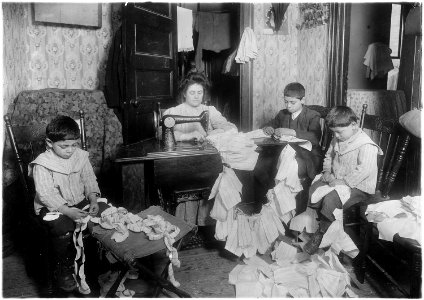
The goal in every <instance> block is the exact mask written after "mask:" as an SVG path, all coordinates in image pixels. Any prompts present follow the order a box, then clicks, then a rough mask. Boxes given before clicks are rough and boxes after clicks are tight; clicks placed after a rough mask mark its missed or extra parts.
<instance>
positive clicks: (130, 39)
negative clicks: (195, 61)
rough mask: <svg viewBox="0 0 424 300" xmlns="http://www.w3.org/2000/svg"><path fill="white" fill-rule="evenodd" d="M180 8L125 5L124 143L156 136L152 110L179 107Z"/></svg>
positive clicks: (159, 4) (168, 5)
mask: <svg viewBox="0 0 424 300" xmlns="http://www.w3.org/2000/svg"><path fill="white" fill-rule="evenodd" d="M176 12H177V7H176V4H171V3H136V4H128V5H126V6H124V15H125V18H124V22H123V26H124V48H125V49H124V52H125V66H126V81H125V82H126V86H125V91H126V95H125V101H124V104H123V106H124V107H123V110H124V143H125V144H128V143H134V142H137V141H140V140H142V139H146V138H150V137H154V136H155V127H154V123H153V110H154V109H155V108H156V107H157V102H160V103H161V107H162V108H167V107H171V106H174V105H176V102H175V100H174V96H175V91H176V87H177V77H176V76H177V72H176V70H177V20H176V18H177V13H176Z"/></svg>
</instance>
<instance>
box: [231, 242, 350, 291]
mask: <svg viewBox="0 0 424 300" xmlns="http://www.w3.org/2000/svg"><path fill="white" fill-rule="evenodd" d="M271 256H272V260H273V261H274V262H273V263H272V264H269V263H267V262H266V261H265V260H263V259H261V258H260V257H258V256H253V257H251V258H245V259H244V260H243V261H244V263H245V265H237V266H236V267H235V268H234V269H233V270H232V271H231V272H230V275H229V282H230V284H233V285H235V288H236V297H237V298H242V297H249V298H270V297H272V298H276V297H282V298H283V297H284V298H286V297H294V298H309V297H311V298H315V297H333V298H334V297H338V298H339V297H343V296H344V297H357V296H356V294H355V293H354V292H353V291H352V289H351V286H350V280H349V273H348V272H347V271H346V269H345V268H344V267H343V265H342V264H341V263H340V261H339V260H338V258H337V256H336V254H335V253H334V252H333V251H332V250H331V249H330V250H328V251H326V252H324V251H323V250H319V251H318V252H317V253H316V254H314V255H311V256H310V255H309V254H307V253H304V252H300V253H297V249H296V248H295V247H292V246H291V245H288V244H286V243H285V242H284V241H281V242H280V243H275V247H274V251H273V252H272V253H271Z"/></svg>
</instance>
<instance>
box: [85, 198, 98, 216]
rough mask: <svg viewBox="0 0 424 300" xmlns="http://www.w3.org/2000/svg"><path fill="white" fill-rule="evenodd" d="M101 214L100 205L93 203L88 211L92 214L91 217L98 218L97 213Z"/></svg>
mask: <svg viewBox="0 0 424 300" xmlns="http://www.w3.org/2000/svg"><path fill="white" fill-rule="evenodd" d="M98 212H99V204H98V203H97V201H96V202H91V203H90V209H89V210H88V213H89V214H90V216H93V217H94V216H96V215H97V213H98Z"/></svg>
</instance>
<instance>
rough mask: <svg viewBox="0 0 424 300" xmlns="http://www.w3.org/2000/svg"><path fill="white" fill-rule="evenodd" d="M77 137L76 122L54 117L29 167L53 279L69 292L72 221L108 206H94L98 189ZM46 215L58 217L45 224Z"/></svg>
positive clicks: (72, 287)
mask: <svg viewBox="0 0 424 300" xmlns="http://www.w3.org/2000/svg"><path fill="white" fill-rule="evenodd" d="M79 138H80V130H79V127H78V124H77V123H76V122H75V120H73V119H72V118H70V117H67V116H61V115H59V116H57V117H56V118H54V119H53V120H52V121H51V122H50V123H49V124H48V125H47V128H46V151H45V152H43V153H41V154H40V155H39V156H38V157H37V158H36V159H35V160H34V161H32V162H31V163H30V165H29V175H30V176H32V177H33V178H34V183H35V190H36V196H35V199H34V209H35V213H36V214H37V215H38V216H39V218H41V220H42V222H43V224H45V225H46V227H47V228H48V230H49V238H51V244H52V245H53V252H54V259H55V272H54V273H55V279H56V280H57V284H58V286H59V287H60V288H61V289H63V290H65V291H68V292H69V291H72V290H74V289H75V288H76V287H77V285H76V282H75V279H74V277H73V268H74V259H75V254H76V253H75V248H74V244H73V240H72V236H73V231H74V230H75V221H77V220H79V219H82V218H85V217H86V216H88V215H91V216H96V215H97V214H98V213H100V212H101V211H103V210H104V209H105V208H106V207H107V205H106V204H105V203H97V198H99V196H100V190H99V186H98V184H97V179H96V176H95V174H94V171H93V168H92V166H91V164H90V161H89V160H88V152H87V151H84V150H81V149H80V148H78V142H79ZM99 205H100V207H99ZM85 206H89V208H88V210H83V209H82V208H84V207H85ZM48 212H59V213H60V215H59V217H58V218H57V219H54V220H50V221H47V220H44V219H43V218H44V217H45V216H46V214H47V213H48Z"/></svg>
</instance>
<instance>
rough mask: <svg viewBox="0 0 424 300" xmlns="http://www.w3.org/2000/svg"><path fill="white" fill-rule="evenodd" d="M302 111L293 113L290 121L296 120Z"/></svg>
mask: <svg viewBox="0 0 424 300" xmlns="http://www.w3.org/2000/svg"><path fill="white" fill-rule="evenodd" d="M302 109H303V108H302ZM302 109H301V110H298V111H297V112H295V113H292V115H291V118H292V120H294V119H296V118H297V116H298V115H300V113H301V112H302Z"/></svg>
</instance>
